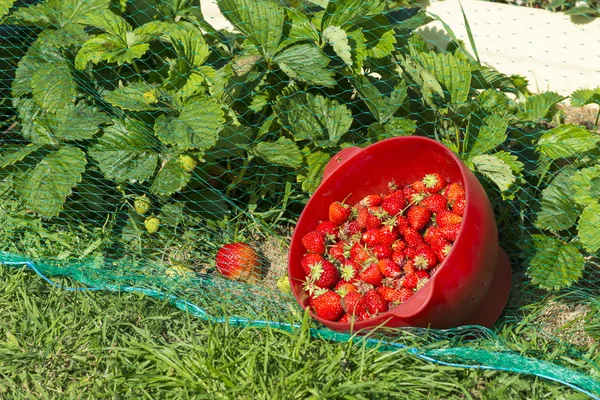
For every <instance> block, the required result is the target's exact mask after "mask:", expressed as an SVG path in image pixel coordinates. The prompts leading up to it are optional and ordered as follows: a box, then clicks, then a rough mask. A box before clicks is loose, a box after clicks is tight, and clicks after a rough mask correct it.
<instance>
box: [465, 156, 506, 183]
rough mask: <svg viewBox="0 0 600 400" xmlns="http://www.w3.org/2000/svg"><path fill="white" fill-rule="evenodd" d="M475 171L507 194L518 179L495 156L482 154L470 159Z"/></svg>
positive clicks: (502, 161)
mask: <svg viewBox="0 0 600 400" xmlns="http://www.w3.org/2000/svg"><path fill="white" fill-rule="evenodd" d="M470 160H471V162H473V165H474V166H475V169H476V170H477V171H478V172H480V173H481V174H482V175H484V176H485V177H486V178H488V179H489V180H491V181H492V182H494V183H495V184H496V186H498V188H499V189H500V191H501V192H505V191H507V190H509V189H510V187H511V186H512V185H513V184H514V183H515V181H516V179H517V178H516V177H515V175H514V174H513V171H512V169H511V167H510V165H508V164H507V163H506V162H504V160H502V159H501V158H500V157H498V156H496V155H494V154H482V155H478V156H475V157H473V158H471V159H470Z"/></svg>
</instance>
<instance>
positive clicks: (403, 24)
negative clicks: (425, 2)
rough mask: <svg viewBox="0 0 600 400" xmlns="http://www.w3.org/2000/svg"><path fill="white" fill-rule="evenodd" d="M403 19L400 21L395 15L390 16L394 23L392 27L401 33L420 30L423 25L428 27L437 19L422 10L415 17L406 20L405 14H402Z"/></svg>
mask: <svg viewBox="0 0 600 400" xmlns="http://www.w3.org/2000/svg"><path fill="white" fill-rule="evenodd" d="M401 15H402V17H403V18H402V19H401V20H400V21H398V19H397V18H394V14H393V13H391V14H388V19H389V20H390V22H391V23H392V26H393V27H394V28H395V29H397V30H400V31H404V32H412V31H414V30H415V29H417V28H420V27H421V26H423V25H427V24H428V23H430V22H433V21H435V18H433V17H432V16H430V15H429V14H428V13H427V12H426V11H425V10H421V11H419V12H418V13H416V14H415V15H414V16H412V17H411V18H408V19H404V13H402V14H401Z"/></svg>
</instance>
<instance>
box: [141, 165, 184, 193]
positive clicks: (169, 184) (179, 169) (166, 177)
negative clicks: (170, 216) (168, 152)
mask: <svg viewBox="0 0 600 400" xmlns="http://www.w3.org/2000/svg"><path fill="white" fill-rule="evenodd" d="M191 178H192V174H191V172H188V171H186V169H185V167H184V165H183V164H182V163H181V161H180V160H179V158H171V159H169V160H168V161H166V162H165V163H164V165H163V166H162V168H161V169H160V170H159V171H158V174H156V177H155V178H154V181H153V182H152V185H151V186H150V192H151V193H153V194H156V195H159V196H172V195H173V194H175V193H177V192H179V191H180V190H181V189H183V188H184V187H185V185H187V184H188V182H189V181H190V179H191Z"/></svg>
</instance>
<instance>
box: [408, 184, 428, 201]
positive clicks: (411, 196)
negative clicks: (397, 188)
mask: <svg viewBox="0 0 600 400" xmlns="http://www.w3.org/2000/svg"><path fill="white" fill-rule="evenodd" d="M402 194H403V196H404V198H405V199H406V201H408V202H409V204H419V203H420V202H421V201H422V200H423V199H424V198H425V197H427V195H426V194H425V193H424V191H419V190H417V189H415V188H414V186H407V187H405V188H404V189H403V190H402Z"/></svg>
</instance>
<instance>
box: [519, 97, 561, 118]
mask: <svg viewBox="0 0 600 400" xmlns="http://www.w3.org/2000/svg"><path fill="white" fill-rule="evenodd" d="M564 99H565V98H564V97H563V96H561V95H559V94H558V93H554V92H545V93H541V94H537V95H533V96H529V97H527V99H526V100H525V103H524V104H523V105H522V106H521V113H520V114H519V118H520V119H524V120H527V121H534V122H535V121H539V120H540V119H542V118H546V117H547V116H548V115H549V113H550V111H551V109H552V107H554V106H555V105H556V104H557V103H558V102H560V101H562V100H564Z"/></svg>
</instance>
